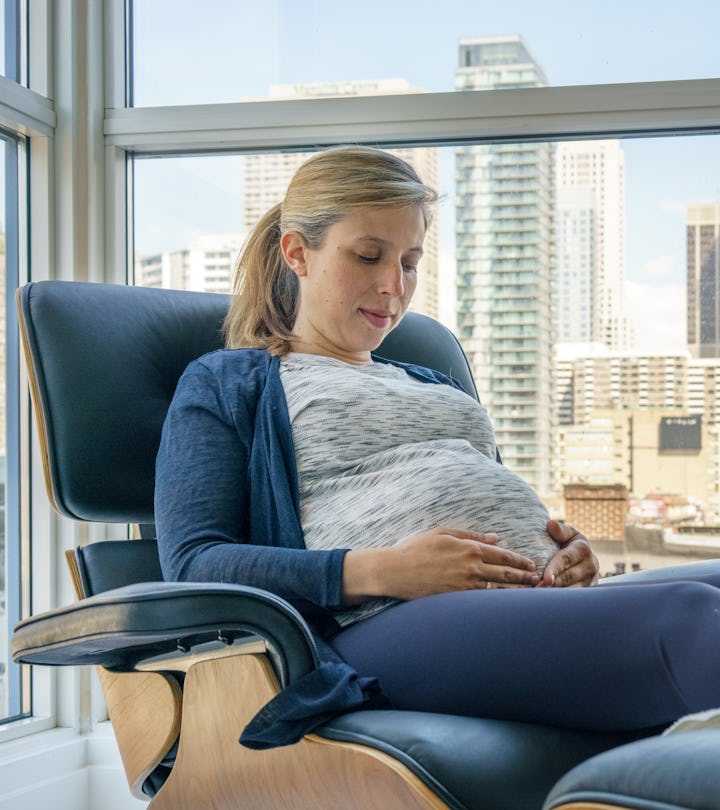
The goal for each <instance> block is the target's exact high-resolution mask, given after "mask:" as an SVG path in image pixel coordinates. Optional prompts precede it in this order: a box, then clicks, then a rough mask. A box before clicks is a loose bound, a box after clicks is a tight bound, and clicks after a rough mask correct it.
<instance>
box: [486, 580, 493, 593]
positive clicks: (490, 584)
mask: <svg viewBox="0 0 720 810" xmlns="http://www.w3.org/2000/svg"><path fill="white" fill-rule="evenodd" d="M491 588H492V583H491V582H490V580H488V581H487V582H486V583H485V590H486V591H489V590H490V589H491Z"/></svg>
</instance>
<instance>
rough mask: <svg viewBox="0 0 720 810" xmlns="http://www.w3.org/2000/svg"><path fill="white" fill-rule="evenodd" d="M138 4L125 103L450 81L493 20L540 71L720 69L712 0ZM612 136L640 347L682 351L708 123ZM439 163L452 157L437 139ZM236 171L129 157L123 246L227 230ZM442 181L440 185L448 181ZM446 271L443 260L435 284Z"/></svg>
mask: <svg viewBox="0 0 720 810" xmlns="http://www.w3.org/2000/svg"><path fill="white" fill-rule="evenodd" d="M135 6H136V8H135V19H134V25H135V46H134V50H135V70H134V75H135V99H134V101H135V104H136V105H138V106H147V105H165V104H198V103H222V102H231V101H240V100H244V99H258V98H266V97H267V95H268V91H269V87H270V85H271V84H278V83H293V82H310V81H329V80H340V79H342V80H350V79H376V78H404V79H407V80H408V81H409V82H410V83H411V84H412V85H413V86H416V87H421V88H423V89H425V90H428V91H437V92H443V91H451V90H452V89H453V78H454V70H455V66H456V64H457V48H458V41H459V40H460V39H461V38H463V37H484V36H495V35H502V34H521V35H522V36H523V37H524V39H525V41H526V43H527V45H528V46H529V48H530V51H531V52H532V53H533V55H534V57H535V59H536V60H537V61H538V62H539V63H540V65H541V66H542V68H543V69H544V71H545V73H546V76H547V79H548V83H549V84H551V85H568V84H593V83H612V82H627V81H659V80H675V79H698V78H717V77H720V49H719V48H718V47H717V31H718V30H720V3H717V2H713V1H712V0H697V2H694V3H693V4H692V5H690V6H686V7H684V8H683V10H682V11H678V7H677V6H674V5H672V4H661V3H658V2H656V0H655V1H654V2H647V1H646V0H631V2H628V0H624V1H623V2H618V0H606V2H604V3H602V4H595V3H593V4H589V3H579V2H577V0H573V2H567V1H566V0H547V2H545V3H542V4H541V3H537V2H536V0H535V2H527V1H526V0H518V1H517V2H514V3H506V4H498V3H487V2H479V1H478V0H474V2H468V0H443V1H442V2H438V1H437V0H432V1H431V0H363V1H362V2H353V0H346V2H343V3H338V2H337V0H266V2H263V3H257V2H248V1H247V0H205V2H203V3H202V4H198V3H197V2H196V0H138V1H137V2H136V4H135ZM198 8H200V9H201V10H202V11H201V13H200V14H198ZM200 51H201V52H202V54H201V55H200ZM623 149H624V151H625V155H626V186H627V200H626V224H627V244H626V259H627V261H626V279H627V289H628V298H629V303H630V309H631V312H632V313H634V315H635V318H636V333H637V338H638V344H637V348H638V349H639V350H641V351H651V350H654V351H671V350H674V349H682V348H684V342H685V336H684V297H685V217H686V209H687V205H688V204H689V203H693V202H720V137H711V136H703V137H692V138H688V137H683V138H653V139H642V140H625V141H623ZM441 165H443V166H449V167H451V166H452V158H451V155H450V154H449V153H446V157H444V158H441ZM241 183H242V171H241V161H240V160H239V159H237V158H235V159H225V158H195V159H184V160H181V159H167V160H162V161H160V160H151V161H139V162H138V165H137V166H136V178H135V188H136V224H135V232H136V250H137V251H138V252H139V253H145V254H147V253H153V252H159V251H161V250H168V249H176V248H179V247H183V246H184V245H185V244H187V242H188V240H189V238H191V236H192V235H195V234H197V233H199V232H202V231H208V230H209V231H233V230H238V228H239V223H240V214H241V212H240V189H241ZM443 184H445V186H446V188H443ZM440 185H441V189H440V190H441V192H442V191H445V192H446V193H447V192H448V191H449V192H450V193H451V192H452V183H451V180H443V179H441V183H440ZM452 217H453V203H452V197H451V196H450V198H449V199H448V201H447V202H446V203H445V210H443V209H441V211H440V220H441V229H442V233H443V234H444V236H443V237H442V239H443V248H442V249H443V253H444V254H445V255H446V256H448V255H449V254H451V253H452V249H453V244H452V238H453V237H452ZM450 273H451V270H450V269H449V265H448V264H447V263H446V264H445V268H444V277H443V282H444V284H445V286H446V287H447V285H448V284H450V285H451V284H452V280H451V277H450V275H449V274H450ZM450 299H451V296H449V295H446V296H445V306H448V304H449V303H451V302H450Z"/></svg>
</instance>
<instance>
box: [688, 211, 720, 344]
mask: <svg viewBox="0 0 720 810" xmlns="http://www.w3.org/2000/svg"><path fill="white" fill-rule="evenodd" d="M687 341H688V350H689V351H690V353H691V354H692V355H693V357H720V204H719V203H714V204H713V203H707V204H702V205H690V206H688V220H687Z"/></svg>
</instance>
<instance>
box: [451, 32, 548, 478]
mask: <svg viewBox="0 0 720 810" xmlns="http://www.w3.org/2000/svg"><path fill="white" fill-rule="evenodd" d="M546 84H547V80H546V78H545V75H544V73H543V71H542V68H541V67H540V66H539V65H538V63H537V62H536V61H535V59H534V58H533V57H532V55H531V54H530V52H529V50H528V47H527V45H526V44H525V42H524V41H523V39H522V37H519V36H508V37H492V38H483V39H463V40H461V41H460V52H459V67H458V69H457V72H456V75H455V89H456V90H459V91H463V90H484V89H487V90H489V89H496V88H512V87H539V86H544V85H546ZM553 160H554V157H553V146H552V144H549V143H521V144H507V143H500V144H497V145H478V146H462V147H458V148H457V149H456V164H455V165H456V218H455V219H456V261H457V328H458V337H459V338H460V340H461V342H462V344H463V346H464V348H465V350H466V352H467V353H468V356H469V358H470V362H471V364H472V368H473V373H474V374H475V378H476V381H477V385H478V389H479V391H480V396H481V398H482V400H483V402H484V404H485V406H486V407H487V408H488V411H489V412H490V416H491V418H492V421H493V423H494V425H495V431H496V434H497V442H498V447H499V449H500V452H501V454H502V457H503V461H504V463H505V464H506V465H507V466H508V467H510V468H511V469H512V470H514V471H515V472H517V473H518V474H519V475H521V476H523V478H525V480H527V481H528V482H529V483H530V484H531V485H532V486H533V487H534V488H535V489H536V490H537V491H538V492H539V493H541V494H542V493H546V492H547V491H548V490H549V488H550V483H551V478H550V457H551V446H552V435H553V422H554V387H553V343H554V334H553V273H554V267H553V262H554V226H553V182H554V162H553Z"/></svg>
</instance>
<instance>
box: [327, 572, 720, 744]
mask: <svg viewBox="0 0 720 810" xmlns="http://www.w3.org/2000/svg"><path fill="white" fill-rule="evenodd" d="M611 582H612V581H611ZM611 582H610V583H608V584H603V585H600V586H596V587H592V588H569V589H560V588H555V589H513V590H489V591H485V590H478V591H457V592H452V593H444V594H438V595H436V596H429V597H426V598H424V599H417V600H414V601H411V602H403V603H401V604H399V605H396V606H394V607H391V608H389V609H387V610H385V611H383V612H382V613H379V614H377V615H375V616H372V617H371V618H369V619H365V620H364V621H361V622H358V623H357V624H355V625H351V626H350V627H348V628H347V629H345V630H343V631H341V632H340V633H338V634H337V635H336V636H335V637H334V638H333V639H332V641H331V643H332V646H333V647H334V648H335V650H336V651H337V652H338V653H339V654H340V655H341V656H342V657H343V658H344V659H345V660H346V661H347V662H348V663H349V664H350V665H351V666H353V667H354V668H355V669H356V670H357V671H358V672H359V673H360V674H361V675H375V676H377V678H378V679H379V682H380V686H381V689H382V691H383V693H384V694H385V695H386V696H387V697H388V698H389V699H390V701H391V702H392V703H393V704H394V705H395V706H396V707H397V708H399V709H406V710H418V711H429V712H443V713H448V714H460V715H467V716H476V717H489V718H498V719H503V720H521V721H527V722H536V723H543V724H549V725H554V726H564V727H569V728H582V729H589V730H597V731H622V730H630V729H643V728H650V727H655V726H659V725H663V724H666V723H670V722H672V721H673V720H675V719H676V718H678V717H680V716H681V715H683V714H687V713H689V712H694V711H699V710H702V709H707V708H710V707H713V706H720V565H719V566H718V574H717V575H714V576H713V575H708V576H704V577H702V578H701V581H698V580H692V581H688V580H686V579H682V580H674V581H669V582H660V583H643V584H634V583H627V584H621V583H620V582H618V584H611Z"/></svg>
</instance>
